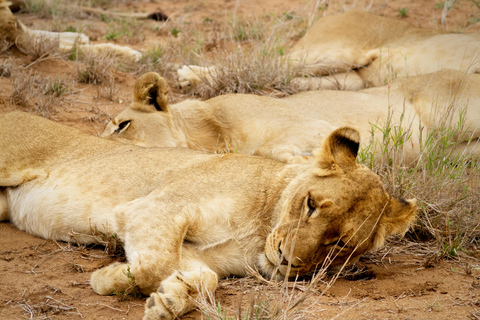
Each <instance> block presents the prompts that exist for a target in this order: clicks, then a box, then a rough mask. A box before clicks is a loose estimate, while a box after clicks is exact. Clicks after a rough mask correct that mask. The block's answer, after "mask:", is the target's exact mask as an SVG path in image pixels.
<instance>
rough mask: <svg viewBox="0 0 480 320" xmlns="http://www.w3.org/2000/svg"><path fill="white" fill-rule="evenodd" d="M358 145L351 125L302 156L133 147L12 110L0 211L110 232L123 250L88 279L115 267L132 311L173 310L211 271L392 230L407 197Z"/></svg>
mask: <svg viewBox="0 0 480 320" xmlns="http://www.w3.org/2000/svg"><path fill="white" fill-rule="evenodd" d="M358 146H359V135H358V132H357V131H355V130H353V129H351V128H340V129H337V130H335V131H334V132H333V133H332V134H330V135H329V136H328V137H326V139H325V140H324V142H323V143H322V146H321V148H319V149H318V150H317V151H316V152H315V156H314V162H313V163H311V164H285V163H282V162H278V161H275V160H271V159H265V158H261V157H251V156H245V155H237V154H221V155H213V154H205V153H201V152H196V151H192V150H188V149H183V148H173V149H168V148H165V149H162V148H142V147H138V146H133V145H127V144H121V143H117V142H114V141H108V140H106V139H101V138H98V137H94V136H90V135H88V134H86V133H83V132H81V131H79V130H76V129H73V128H69V127H66V126H63V125H60V124H58V123H55V122H52V121H49V120H46V119H43V118H39V117H36V116H33V115H30V114H26V113H21V112H12V113H9V114H6V115H4V116H2V117H0V150H2V152H1V153H0V218H1V219H2V220H7V219H9V220H10V221H11V222H12V223H13V224H14V225H15V226H17V227H18V228H19V229H21V230H25V231H27V232H29V233H32V234H34V235H37V236H40V237H44V238H48V239H56V240H65V241H70V240H72V232H73V233H74V235H75V236H74V237H73V239H74V240H75V241H77V242H78V243H91V242H95V236H96V235H97V234H100V233H104V234H117V235H118V237H119V239H121V241H122V242H123V243H124V248H125V252H126V256H127V262H126V263H115V264H112V265H109V266H107V267H105V268H102V269H99V270H97V271H95V272H94V273H93V274H92V277H91V285H92V288H93V290H95V292H97V293H98V294H102V295H108V294H112V293H113V292H114V291H116V292H122V291H124V290H125V289H127V288H128V287H129V286H130V284H129V281H131V279H129V278H128V277H127V276H126V275H125V273H126V272H127V270H129V271H130V273H131V274H132V275H133V277H134V280H135V283H136V284H137V285H138V287H139V289H140V291H141V292H142V293H143V294H146V295H150V298H149V299H148V300H147V303H146V307H145V316H144V319H174V318H175V317H177V316H180V315H182V314H184V313H186V312H188V311H190V310H192V308H194V304H195V303H194V301H193V300H192V299H191V298H193V299H195V298H196V297H197V296H198V295H199V294H200V292H202V293H213V291H214V290H215V288H216V286H217V283H218V279H219V278H222V277H225V276H228V275H238V276H244V275H246V274H247V273H248V270H249V268H258V269H259V270H260V272H261V273H263V274H264V275H265V276H266V277H269V278H277V279H282V278H284V277H291V276H294V275H297V274H299V275H303V274H307V273H309V272H311V271H313V270H315V269H316V268H321V267H326V266H328V265H331V266H338V265H342V264H344V263H345V262H347V261H348V262H354V261H356V260H357V259H358V258H359V257H360V256H361V255H362V254H364V253H365V252H367V251H368V250H371V249H374V248H378V247H380V246H382V245H383V244H384V241H385V237H387V236H388V235H390V234H394V233H401V232H404V231H405V228H406V227H407V226H408V225H409V224H410V223H411V222H412V220H413V219H414V218H415V214H416V208H417V206H416V200H415V199H411V200H396V199H393V198H391V197H390V196H389V195H388V194H387V193H386V192H385V189H384V187H383V186H382V183H381V181H380V179H379V177H378V176H377V175H375V174H374V173H373V172H371V171H370V170H368V169H367V168H366V167H364V166H362V165H359V164H357V163H356V161H355V158H356V155H357V151H358ZM92 232H93V234H92ZM332 260H333V261H332Z"/></svg>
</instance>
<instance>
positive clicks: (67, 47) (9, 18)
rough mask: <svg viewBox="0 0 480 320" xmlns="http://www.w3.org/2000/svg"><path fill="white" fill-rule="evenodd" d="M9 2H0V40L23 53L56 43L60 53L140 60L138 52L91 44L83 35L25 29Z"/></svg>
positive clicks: (118, 47) (2, 0)
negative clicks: (75, 52)
mask: <svg viewBox="0 0 480 320" xmlns="http://www.w3.org/2000/svg"><path fill="white" fill-rule="evenodd" d="M9 4H10V2H8V1H6V0H0V38H1V37H5V39H6V40H7V41H8V42H9V43H10V44H11V45H14V46H16V47H18V49H19V50H21V51H23V52H25V51H28V49H29V47H30V46H32V45H36V43H38V42H43V41H58V50H59V51H60V52H66V53H68V52H71V51H72V50H73V49H74V48H76V49H78V50H79V51H80V52H83V53H93V54H99V53H108V54H111V55H113V56H116V57H120V58H125V59H129V60H133V61H138V60H140V59H141V58H142V56H143V55H142V53H141V52H140V51H137V50H134V49H132V48H130V47H125V46H120V45H117V44H113V43H99V44H91V43H90V39H89V38H88V37H87V36H86V35H85V34H83V33H77V32H50V31H43V30H33V29H30V28H27V27H26V26H25V25H24V24H23V23H22V22H21V21H20V20H18V19H17V18H15V17H14V16H13V14H12V12H11V11H10V8H9Z"/></svg>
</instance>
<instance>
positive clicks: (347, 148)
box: [259, 127, 417, 278]
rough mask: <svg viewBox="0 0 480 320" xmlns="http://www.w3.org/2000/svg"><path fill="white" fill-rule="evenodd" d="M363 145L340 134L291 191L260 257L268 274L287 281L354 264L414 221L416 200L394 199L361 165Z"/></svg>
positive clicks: (354, 136) (349, 133)
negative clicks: (314, 272)
mask: <svg viewBox="0 0 480 320" xmlns="http://www.w3.org/2000/svg"><path fill="white" fill-rule="evenodd" d="M359 141H360V135H359V133H358V131H356V130H354V129H351V128H348V127H343V128H340V129H337V130H335V131H334V132H333V133H332V134H331V135H330V136H329V137H327V139H325V141H324V142H323V144H322V148H320V149H319V150H317V151H316V153H315V155H314V159H315V161H316V163H315V165H314V166H312V169H311V171H310V172H307V173H305V174H303V175H300V176H298V177H297V178H296V180H297V183H292V184H291V185H290V186H289V187H288V188H290V189H291V190H288V192H286V193H285V194H286V196H285V199H284V205H283V206H282V209H281V210H282V212H281V215H280V219H279V222H278V223H277V225H276V226H275V227H274V228H273V230H272V232H271V233H270V234H269V235H268V237H267V240H266V244H265V254H261V255H260V257H259V264H260V269H261V271H262V272H263V273H264V274H266V275H269V276H272V277H275V278H284V277H285V276H293V275H304V274H307V273H309V272H311V271H312V270H315V269H317V268H318V269H320V268H326V267H338V266H342V265H343V264H345V263H353V262H355V261H357V260H358V259H359V258H360V256H361V255H362V254H364V253H366V252H367V251H369V250H371V249H375V248H379V247H381V246H382V245H383V244H384V242H385V238H386V237H387V236H388V235H390V234H395V233H401V232H404V231H405V230H406V227H408V226H409V224H410V223H411V222H412V221H413V219H414V218H415V216H416V209H417V205H416V200H415V199H412V200H397V199H394V198H392V197H390V195H389V194H388V193H387V192H386V191H385V188H384V187H383V184H382V182H381V181H380V178H379V177H378V175H376V174H375V173H373V172H372V171H371V170H369V169H368V168H366V167H365V166H363V165H360V164H358V163H356V161H355V160H356V156H357V152H358V147H359Z"/></svg>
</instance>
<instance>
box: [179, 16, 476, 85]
mask: <svg viewBox="0 0 480 320" xmlns="http://www.w3.org/2000/svg"><path fill="white" fill-rule="evenodd" d="M479 54H480V34H478V33H469V34H468V33H465V34H462V33H447V32H444V31H441V30H435V29H423V28H416V27H414V26H412V25H410V24H409V23H407V22H405V21H399V20H395V19H390V18H386V17H380V16H377V15H373V14H370V13H368V12H363V11H357V10H351V11H348V12H346V13H344V14H340V15H335V16H325V17H321V18H320V19H319V20H318V21H316V22H315V23H314V24H313V25H312V26H311V27H310V28H308V29H307V33H306V34H305V36H303V37H302V38H301V39H300V40H299V41H298V43H297V44H295V46H293V48H292V49H291V50H290V54H289V60H291V62H292V63H293V64H294V65H295V64H299V65H300V66H301V67H302V69H301V72H300V74H299V77H298V78H295V79H294V80H293V83H294V84H296V85H298V86H299V88H300V89H301V90H317V89H346V90H358V89H362V88H365V87H377V86H383V85H385V84H387V83H388V82H389V81H390V80H392V79H395V78H397V77H408V76H417V75H422V74H427V73H432V72H436V71H439V70H442V69H453V70H457V71H461V72H468V73H475V72H476V73H479V72H480V59H479ZM216 75H217V70H216V68H215V67H209V68H201V67H197V66H184V67H182V68H181V69H179V70H178V77H179V83H180V85H181V86H182V87H188V86H189V85H196V84H198V83H201V82H202V81H204V79H205V81H207V82H208V81H212V78H214V77H215V76H216ZM302 75H305V76H308V77H305V78H302V77H301V76H302Z"/></svg>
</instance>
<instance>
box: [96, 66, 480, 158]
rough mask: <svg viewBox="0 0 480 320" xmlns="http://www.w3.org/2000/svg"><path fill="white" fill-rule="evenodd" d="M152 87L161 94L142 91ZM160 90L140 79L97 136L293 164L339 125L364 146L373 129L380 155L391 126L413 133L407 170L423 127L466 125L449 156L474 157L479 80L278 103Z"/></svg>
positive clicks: (330, 93)
mask: <svg viewBox="0 0 480 320" xmlns="http://www.w3.org/2000/svg"><path fill="white" fill-rule="evenodd" d="M152 86H158V87H159V88H161V89H159V90H154V91H149V90H146V89H141V88H142V87H148V88H150V87H152ZM150 92H153V93H155V94H158V96H153V97H152V96H150V95H149V94H150ZM162 92H163V94H162ZM166 92H167V91H166V86H165V81H164V80H163V79H162V78H161V77H160V76H159V75H158V74H155V73H148V74H145V75H143V76H142V77H141V78H139V80H138V81H137V84H136V85H135V93H134V102H133V104H132V105H131V106H129V107H127V108H126V109H125V110H123V111H122V112H121V113H120V114H119V115H118V116H116V117H115V118H114V119H113V120H112V121H111V122H110V123H108V124H107V126H106V127H105V129H104V131H103V133H102V134H101V137H104V138H109V139H112V140H117V141H121V142H126V143H132V144H137V145H142V146H149V147H152V146H156V147H169V146H170V147H173V146H175V147H188V148H191V149H197V150H205V151H208V152H212V153H221V152H232V153H235V152H238V153H245V154H254V155H259V156H263V157H267V158H275V159H277V160H280V161H285V162H289V163H292V162H302V161H308V160H309V159H310V158H311V154H312V151H313V149H314V148H315V147H316V144H317V142H318V141H319V139H323V138H325V137H326V136H327V135H328V133H330V132H331V131H333V130H334V128H336V127H342V126H350V127H353V128H355V129H357V130H359V131H360V133H361V135H362V137H363V140H362V141H361V142H362V145H367V144H369V143H370V140H371V139H372V135H371V130H373V132H374V134H375V138H374V139H375V140H378V143H377V149H376V150H370V151H371V152H373V153H374V154H378V155H381V154H382V150H381V147H380V145H381V144H382V142H383V133H382V132H381V130H379V128H383V127H384V126H385V125H386V124H387V122H388V121H390V126H391V127H397V128H398V127H399V126H401V127H402V128H403V129H404V130H411V132H412V135H411V139H410V141H409V142H408V143H406V144H405V145H404V146H403V148H404V150H403V151H404V152H403V156H404V158H405V159H404V161H405V162H406V163H407V164H408V163H412V162H414V161H415V160H416V159H417V158H418V156H419V154H420V146H419V141H420V140H421V139H420V134H421V133H422V134H423V135H424V140H425V136H426V134H427V131H428V130H429V129H430V130H433V129H434V128H438V127H442V126H446V125H449V124H450V125H455V124H456V123H459V122H461V121H460V119H464V124H463V125H464V126H463V129H464V132H463V133H462V134H461V135H460V134H459V135H458V136H456V137H454V138H453V139H455V140H456V141H457V142H458V143H459V146H458V147H457V148H456V150H454V152H456V153H462V152H474V153H477V154H480V144H479V143H478V139H479V137H480V75H478V74H466V73H461V72H457V71H452V70H442V71H439V72H436V73H433V74H427V75H422V76H416V77H408V78H399V79H396V80H395V81H393V83H391V84H390V85H388V86H383V87H378V88H370V89H364V90H360V91H356V92H352V91H337V90H320V91H310V92H303V93H299V94H295V95H292V96H289V97H287V98H283V99H275V98H271V97H262V96H255V95H247V94H228V95H222V96H218V97H215V98H213V99H209V100H206V101H196V100H187V101H183V102H180V103H177V104H174V105H168V104H167V103H166V101H167V96H166ZM140 93H141V94H140ZM147 100H148V101H157V100H159V101H160V102H158V103H157V106H160V105H161V108H158V107H157V108H155V107H154V106H153V104H146V103H144V102H145V101H147ZM447 119H448V121H447ZM421 130H422V131H421ZM452 142H453V141H452Z"/></svg>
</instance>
